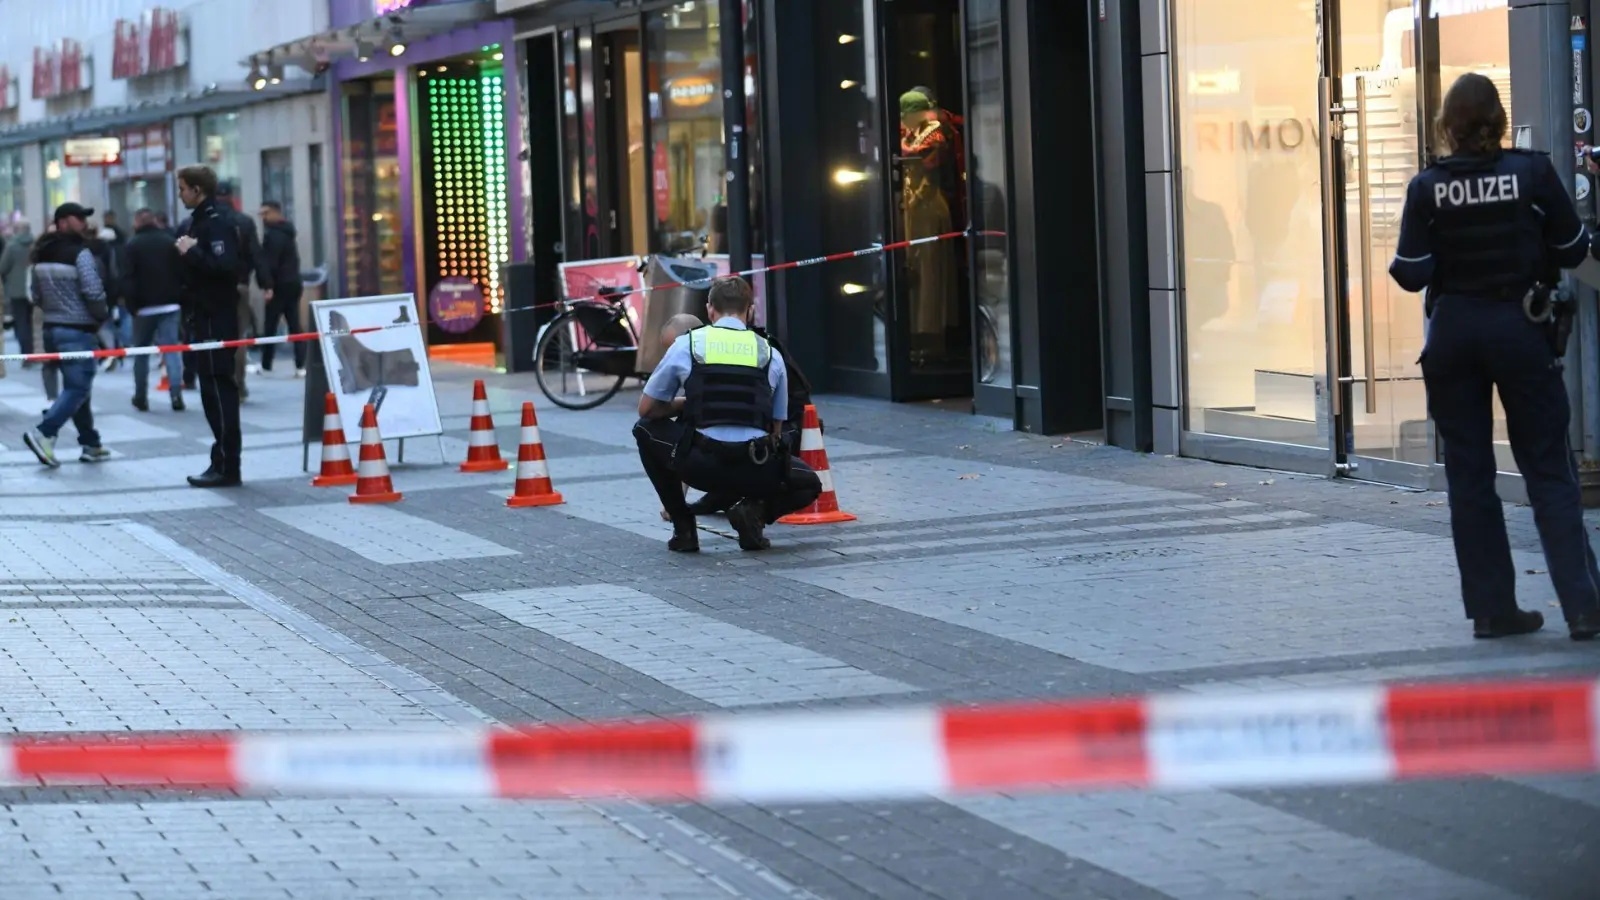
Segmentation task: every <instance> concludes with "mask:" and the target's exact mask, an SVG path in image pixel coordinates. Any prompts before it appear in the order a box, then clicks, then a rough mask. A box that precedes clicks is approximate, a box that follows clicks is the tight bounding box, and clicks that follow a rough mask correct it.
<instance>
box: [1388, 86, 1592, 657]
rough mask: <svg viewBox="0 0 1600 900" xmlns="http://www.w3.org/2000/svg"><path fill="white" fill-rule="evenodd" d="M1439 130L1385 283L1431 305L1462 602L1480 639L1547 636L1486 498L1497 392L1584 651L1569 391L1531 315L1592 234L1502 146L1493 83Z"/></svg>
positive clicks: (1437, 414) (1431, 356) (1451, 113)
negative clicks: (1436, 152)
mask: <svg viewBox="0 0 1600 900" xmlns="http://www.w3.org/2000/svg"><path fill="white" fill-rule="evenodd" d="M1437 128H1438V132H1439V138H1440V139H1441V140H1442V141H1443V142H1444V143H1445V144H1446V145H1447V146H1448V147H1449V148H1450V151H1451V152H1450V155H1449V156H1445V157H1443V158H1441V159H1439V160H1438V161H1437V162H1435V163H1434V164H1433V165H1431V166H1429V167H1428V168H1426V169H1424V170H1423V171H1422V172H1421V173H1420V174H1418V175H1417V177H1416V178H1415V179H1413V180H1412V182H1411V185H1410V187H1409V188H1408V189H1407V192H1406V202H1405V209H1404V211H1403V213H1402V214H1401V222H1400V240H1399V243H1398V245H1397V246H1396V248H1395V257H1394V262H1393V263H1392V264H1391V265H1390V266H1389V273H1390V274H1391V275H1392V276H1394V280H1395V281H1396V282H1397V283H1399V285H1400V286H1401V287H1402V288H1405V289H1406V290H1408V291H1421V290H1423V289H1426V290H1427V292H1428V293H1427V301H1426V309H1427V313H1428V326H1427V339H1426V342H1425V344H1424V347H1423V350H1422V358H1421V359H1420V360H1419V362H1421V364H1422V377H1423V381H1424V383H1425V384H1426V386H1427V391H1428V413H1429V415H1431V416H1432V417H1433V420H1434V422H1435V423H1436V425H1437V427H1438V429H1439V436H1440V437H1441V438H1442V439H1443V441H1444V464H1445V477H1446V480H1447V481H1448V483H1449V489H1450V532H1451V536H1452V538H1454V540H1455V549H1456V565H1457V566H1458V567H1459V568H1460V570H1461V597H1462V600H1463V601H1464V603H1465V604H1466V608H1467V616H1468V617H1469V618H1471V619H1472V620H1473V635H1474V636H1475V637H1480V638H1497V637H1506V636H1510V635H1518V634H1528V633H1530V632H1534V631H1538V630H1539V629H1540V628H1541V627H1543V625H1544V616H1542V615H1540V614H1539V612H1538V611H1536V610H1524V609H1519V608H1518V606H1517V600H1516V567H1515V566H1514V564H1513V563H1512V559H1511V545H1510V541H1509V540H1508V539H1507V537H1506V523H1505V516H1504V511H1503V508H1502V506H1501V504H1500V498H1499V496H1498V495H1497V494H1496V493H1495V487H1494V481H1495V469H1496V467H1495V455H1494V421H1493V411H1492V408H1491V405H1490V404H1491V402H1492V400H1493V391H1494V390H1495V389H1496V388H1498V389H1499V391H1500V403H1501V405H1502V406H1503V407H1504V408H1505V412H1506V431H1507V433H1508V436H1509V437H1510V440H1511V452H1512V455H1513V456H1514V457H1515V458H1516V460H1517V467H1518V468H1519V469H1520V470H1521V472H1522V477H1523V483H1524V484H1525V485H1526V487H1527V491H1528V500H1529V501H1530V502H1531V503H1532V505H1533V516H1534V522H1535V523H1536V524H1537V525H1538V528H1539V540H1540V542H1541V543H1542V544H1543V545H1544V554H1545V559H1546V562H1547V565H1548V567H1549V569H1550V580H1551V581H1552V582H1554V583H1555V589H1556V594H1557V595H1558V596H1559V597H1560V599H1561V608H1562V611H1563V612H1564V613H1565V614H1566V619H1567V627H1568V629H1569V630H1570V632H1571V634H1572V638H1573V640H1590V639H1592V638H1594V637H1595V636H1596V635H1597V634H1600V571H1597V569H1596V566H1595V556H1594V551H1593V550H1592V549H1591V548H1590V546H1589V535H1588V531H1587V529H1586V528H1585V527H1584V524H1583V516H1582V507H1581V504H1580V498H1579V490H1578V472H1577V466H1576V465H1575V463H1574V460H1573V454H1572V448H1571V446H1570V445H1569V444H1568V441H1567V426H1568V419H1569V417H1570V415H1571V413H1570V410H1569V409H1568V406H1567V391H1566V385H1565V384H1564V383H1563V381H1562V377H1561V361H1560V358H1559V356H1558V355H1557V353H1556V350H1555V348H1554V347H1553V346H1552V344H1551V342H1550V341H1549V340H1548V338H1547V335H1548V329H1547V328H1546V327H1545V326H1544V325H1543V324H1541V323H1539V322H1536V321H1534V319H1535V318H1536V317H1535V316H1533V315H1531V314H1530V313H1529V311H1528V308H1529V307H1530V306H1531V305H1537V303H1540V302H1542V303H1545V304H1548V298H1547V297H1546V296H1545V293H1544V289H1545V288H1547V287H1549V286H1551V285H1552V284H1553V282H1554V280H1555V276H1556V274H1558V273H1556V271H1555V270H1556V269H1557V268H1572V267H1573V266H1576V265H1577V264H1578V263H1580V262H1582V261H1583V257H1584V255H1585V254H1586V253H1588V252H1589V244H1590V241H1589V234H1588V231H1587V229H1585V228H1584V226H1583V223H1582V222H1580V221H1579V220H1578V215H1577V212H1576V210H1574V209H1573V205H1572V200H1571V199H1570V198H1569V197H1568V196H1567V191H1566V187H1565V186H1564V185H1563V184H1562V182H1561V177H1560V176H1559V175H1557V174H1556V170H1555V167H1554V166H1552V165H1551V163H1550V159H1549V157H1547V156H1545V155H1543V154H1538V153H1532V152H1528V151H1523V150H1504V149H1502V148H1501V146H1500V144H1501V141H1502V140H1504V138H1505V134H1506V111H1505V107H1504V106H1502V105H1501V103H1500V93H1499V91H1498V90H1496V89H1495V86H1494V83H1493V82H1491V81H1490V80H1489V79H1487V78H1485V77H1484V76H1482V75H1478V74H1476V73H1473V74H1467V75H1463V76H1461V78H1460V79H1459V80H1457V81H1456V83H1455V84H1454V85H1453V86H1452V87H1451V88H1450V91H1449V93H1447V94H1445V97H1444V103H1443V105H1442V108H1441V110H1440V113H1439V120H1438V123H1437ZM1541 282H1542V284H1541ZM1528 301H1532V302H1528Z"/></svg>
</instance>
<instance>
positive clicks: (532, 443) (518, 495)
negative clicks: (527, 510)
mask: <svg viewBox="0 0 1600 900" xmlns="http://www.w3.org/2000/svg"><path fill="white" fill-rule="evenodd" d="M565 502H566V501H565V500H563V499H561V495H560V494H558V493H556V492H555V488H554V487H552V486H551V484H550V467H549V466H547V465H545V461H544V442H543V441H541V440H539V417H538V416H537V415H535V414H534V411H533V404H532V403H524V404H522V443H521V445H520V446H518V447H517V489H516V490H515V491H513V492H512V494H511V496H510V497H508V498H506V505H507V506H509V507H512V508H514V509H519V508H521V507H525V506H555V505H556V504H558V503H565Z"/></svg>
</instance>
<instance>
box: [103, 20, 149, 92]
mask: <svg viewBox="0 0 1600 900" xmlns="http://www.w3.org/2000/svg"><path fill="white" fill-rule="evenodd" d="M112 33H113V35H114V36H113V38H112V45H111V77H112V78H117V79H121V78H133V77H135V76H137V75H143V74H144V43H143V40H142V36H141V33H140V29H139V23H138V22H130V21H128V20H127V19H118V20H117V25H116V28H115V29H114V31H113V32H112Z"/></svg>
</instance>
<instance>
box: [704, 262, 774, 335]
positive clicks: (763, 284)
mask: <svg viewBox="0 0 1600 900" xmlns="http://www.w3.org/2000/svg"><path fill="white" fill-rule="evenodd" d="M706 262H708V263H710V264H711V265H713V266H716V268H717V275H718V276H722V275H726V274H728V256H727V254H725V253H716V254H712V255H711V256H707V257H706ZM766 265H767V258H766V257H765V256H762V255H761V254H759V253H758V254H756V255H754V256H752V257H750V268H752V269H764V268H766ZM750 289H751V290H752V291H753V292H755V295H756V325H757V326H758V327H761V328H765V327H767V276H766V275H752V276H750Z"/></svg>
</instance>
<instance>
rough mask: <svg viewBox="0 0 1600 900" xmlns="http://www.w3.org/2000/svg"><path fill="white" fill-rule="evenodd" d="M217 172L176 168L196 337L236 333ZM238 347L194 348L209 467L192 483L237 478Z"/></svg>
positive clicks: (234, 288) (229, 482)
mask: <svg viewBox="0 0 1600 900" xmlns="http://www.w3.org/2000/svg"><path fill="white" fill-rule="evenodd" d="M216 192H217V174H216V173H215V172H213V171H211V169H210V168H208V167H206V166H185V167H184V168H182V169H180V170H179V171H178V199H180V200H182V201H183V205H184V206H186V207H188V208H189V209H191V210H193V213H192V214H191V215H190V216H189V218H188V219H187V220H186V221H185V222H184V223H183V225H182V226H181V227H180V228H179V229H178V241H177V249H178V254H179V257H180V259H181V260H182V262H183V278H184V286H183V307H184V314H185V315H186V316H187V317H188V319H189V331H190V334H191V335H193V337H194V339H195V340H196V341H201V342H205V341H231V340H238V338H239V267H240V261H239V256H240V247H239V230H238V228H237V227H236V226H235V225H234V223H233V221H232V219H231V217H230V216H229V215H228V213H226V212H225V211H224V210H223V209H222V208H221V207H220V206H219V205H218V203H217V199H216ZM237 352H238V351H237V350H234V349H231V348H226V349H221V350H203V351H200V352H197V353H195V355H194V361H195V386H196V387H197V388H198V389H199V391H200V403H201V405H202V406H204V407H205V411H206V424H208V425H210V426H211V435H212V438H213V443H212V444H211V467H210V468H208V469H206V470H205V472H204V473H203V474H200V475H190V476H189V484H191V485H193V486H194V487H201V488H213V487H234V486H236V485H238V484H239V383H238V382H237V381H236V380H235V379H234V358H235V354H236V353H237Z"/></svg>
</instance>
